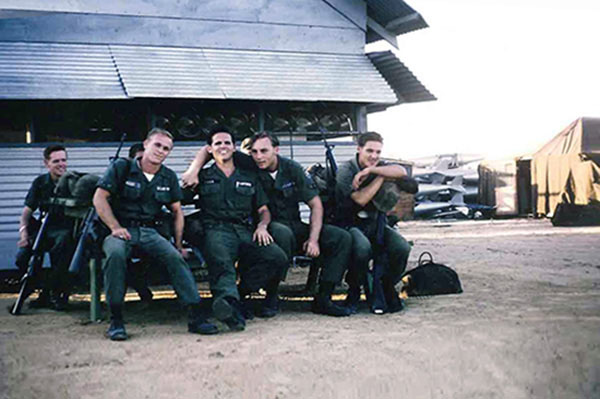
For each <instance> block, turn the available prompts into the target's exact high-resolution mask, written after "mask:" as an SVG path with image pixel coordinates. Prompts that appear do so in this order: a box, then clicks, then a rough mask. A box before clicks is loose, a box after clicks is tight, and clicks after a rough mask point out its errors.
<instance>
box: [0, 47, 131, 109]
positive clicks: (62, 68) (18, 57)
mask: <svg viewBox="0 0 600 399" xmlns="http://www.w3.org/2000/svg"><path fill="white" fill-rule="evenodd" d="M0 87H1V89H0V98H2V99H38V98H44V99H81V98H88V99H90V98H91V99H95V98H126V95H125V91H124V90H123V86H122V85H121V82H120V79H119V74H118V73H117V69H116V67H115V65H114V63H113V59H112V57H111V55H110V52H109V51H108V48H107V47H106V46H93V45H80V44H48V43H20V42H15V43H8V42H0Z"/></svg>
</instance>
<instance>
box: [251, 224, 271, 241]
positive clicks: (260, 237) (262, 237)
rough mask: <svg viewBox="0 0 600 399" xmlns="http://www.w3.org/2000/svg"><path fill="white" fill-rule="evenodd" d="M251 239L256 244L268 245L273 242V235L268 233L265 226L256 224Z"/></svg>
mask: <svg viewBox="0 0 600 399" xmlns="http://www.w3.org/2000/svg"><path fill="white" fill-rule="evenodd" d="M252 239H253V240H254V241H256V242H257V243H258V245H269V244H271V243H272V242H273V237H271V235H270V234H269V232H268V231H267V228H266V227H263V226H258V227H257V228H256V230H255V231H254V234H253V235H252Z"/></svg>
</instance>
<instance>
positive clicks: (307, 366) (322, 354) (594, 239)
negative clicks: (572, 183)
mask: <svg viewBox="0 0 600 399" xmlns="http://www.w3.org/2000/svg"><path fill="white" fill-rule="evenodd" d="M401 232H402V234H403V235H404V236H405V237H406V238H407V239H408V240H411V241H413V242H414V248H413V251H412V253H411V257H410V263H409V268H412V267H414V266H415V265H416V260H417V258H418V255H419V254H420V253H421V252H422V251H424V250H428V251H431V252H432V253H433V254H434V257H435V260H436V261H438V262H442V263H446V264H448V265H449V266H452V267H453V268H455V270H457V272H458V273H459V275H460V278H461V281H462V284H463V288H464V293H463V294H460V295H449V296H435V297H428V298H409V299H408V301H407V304H408V306H407V309H406V310H404V311H402V312H401V313H399V314H393V315H383V316H376V315H372V314H370V313H368V311H367V309H362V311H361V312H360V313H359V314H357V315H354V316H352V317H348V318H343V319H334V318H330V317H326V316H318V315H314V314H312V313H310V311H309V306H310V302H308V301H307V300H303V299H304V298H301V297H294V298H291V299H289V300H286V301H284V303H283V312H282V313H281V314H280V315H278V316H277V317H276V318H274V319H271V320H261V319H255V320H253V321H250V322H249V323H248V326H247V329H246V331H244V332H241V333H229V332H223V333H222V334H219V335H216V336H210V337H205V336H199V335H192V334H189V333H187V330H186V315H185V313H184V312H183V310H181V309H180V308H179V307H178V305H177V302H176V301H175V300H174V299H169V297H170V293H169V292H165V293H163V295H162V297H165V299H159V300H157V301H155V303H154V304H153V305H152V306H151V307H150V308H149V309H144V308H143V306H142V304H141V303H140V302H138V301H133V300H132V301H129V302H128V303H127V307H126V313H125V315H126V319H127V329H128V332H129V334H130V340H129V341H126V342H118V343H115V342H110V341H109V340H107V339H106V338H104V331H105V330H106V328H107V322H106V321H105V322H102V323H99V324H98V323H88V322H87V321H86V320H87V316H88V315H87V312H86V311H87V305H88V303H87V302H86V298H85V297H83V298H80V301H78V302H77V301H76V302H75V303H74V309H73V310H71V311H69V312H67V313H57V312H54V311H50V310H31V309H25V313H26V314H25V315H23V316H20V317H14V316H11V315H9V314H8V313H7V312H6V311H5V310H4V309H5V308H6V307H7V306H8V305H9V304H10V303H12V301H14V295H8V294H4V295H3V296H1V297H0V309H2V312H0V398H22V399H25V398H44V399H52V398H78V399H85V398H103V399H104V398H128V399H130V398H132V399H136V398H153V399H159V398H198V397H201V398H271V399H274V398H279V399H283V398H348V399H349V398H414V399H418V398H444V399H446V398H511V399H514V398H598V397H600V258H599V254H600V250H599V248H600V227H594V228H590V227H587V228H555V227H552V226H551V225H550V223H549V222H547V221H540V220H509V221H492V222H489V221H486V222H462V223H435V224H434V223H423V222H421V223H417V222H410V223H404V224H402V225H401ZM306 273H307V270H306V269H295V270H294V272H293V275H292V281H300V282H301V281H303V279H305V278H306ZM132 298H135V295H132ZM224 330H225V328H224Z"/></svg>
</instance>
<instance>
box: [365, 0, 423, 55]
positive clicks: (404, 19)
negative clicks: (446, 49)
mask: <svg viewBox="0 0 600 399" xmlns="http://www.w3.org/2000/svg"><path fill="white" fill-rule="evenodd" d="M366 2H367V15H368V17H369V18H370V19H371V20H373V21H374V22H375V23H376V24H377V25H378V26H379V27H381V29H384V32H383V33H382V31H381V29H378V28H377V27H375V25H373V24H367V43H372V42H376V41H378V40H387V41H388V42H390V41H389V40H388V37H389V36H392V37H395V36H398V35H402V34H405V33H409V32H412V31H415V30H419V29H424V28H427V27H429V25H428V24H427V22H425V19H424V18H423V17H422V16H421V14H419V13H418V12H417V11H415V10H414V9H413V8H412V7H410V6H409V5H408V4H406V3H405V2H404V1H402V0H366ZM390 43H391V44H392V45H393V43H392V42H390Z"/></svg>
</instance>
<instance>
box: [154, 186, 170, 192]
mask: <svg viewBox="0 0 600 399" xmlns="http://www.w3.org/2000/svg"><path fill="white" fill-rule="evenodd" d="M156 191H171V187H169V186H156Z"/></svg>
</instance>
